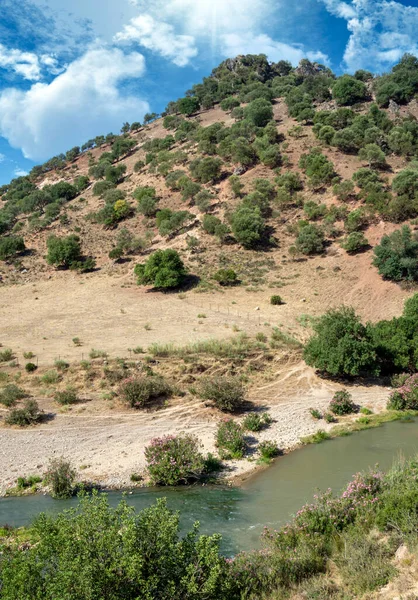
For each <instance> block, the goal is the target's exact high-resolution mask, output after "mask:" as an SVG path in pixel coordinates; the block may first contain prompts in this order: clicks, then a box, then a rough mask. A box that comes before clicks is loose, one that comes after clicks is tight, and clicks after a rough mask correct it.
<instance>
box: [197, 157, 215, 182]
mask: <svg viewBox="0 0 418 600" xmlns="http://www.w3.org/2000/svg"><path fill="white" fill-rule="evenodd" d="M221 166H222V161H221V159H220V158H211V157H207V158H196V159H195V160H194V161H192V162H191V163H190V172H191V174H192V176H193V177H194V178H195V179H197V180H198V181H200V182H201V183H209V182H215V181H217V180H218V179H219V176H220V173H221Z"/></svg>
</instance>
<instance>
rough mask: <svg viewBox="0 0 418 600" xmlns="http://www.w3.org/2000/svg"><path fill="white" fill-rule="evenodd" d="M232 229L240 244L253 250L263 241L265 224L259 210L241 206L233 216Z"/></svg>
mask: <svg viewBox="0 0 418 600" xmlns="http://www.w3.org/2000/svg"><path fill="white" fill-rule="evenodd" d="M231 227H232V232H233V234H234V236H235V239H236V240H237V242H238V243H239V244H241V245H242V246H244V248H253V247H254V246H256V245H257V244H259V243H260V241H261V238H262V236H263V233H264V229H265V223H264V219H263V217H262V216H261V213H260V209H259V208H257V207H256V208H251V207H249V206H246V205H244V204H241V205H239V206H238V207H237V209H236V210H235V211H234V212H233V213H232V215H231Z"/></svg>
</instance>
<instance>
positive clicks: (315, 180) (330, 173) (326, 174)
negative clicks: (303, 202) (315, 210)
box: [299, 148, 334, 188]
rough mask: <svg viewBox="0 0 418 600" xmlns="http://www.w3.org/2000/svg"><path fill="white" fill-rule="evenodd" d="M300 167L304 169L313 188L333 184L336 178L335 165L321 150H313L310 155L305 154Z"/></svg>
mask: <svg viewBox="0 0 418 600" xmlns="http://www.w3.org/2000/svg"><path fill="white" fill-rule="evenodd" d="M299 166H300V167H301V168H302V169H304V171H305V173H306V175H307V176H308V178H309V183H310V185H311V186H312V187H313V188H319V187H322V186H324V185H327V184H329V183H331V181H332V179H333V177H334V165H333V164H332V162H331V161H329V160H328V158H327V157H326V156H325V155H324V154H322V152H321V150H320V149H319V148H313V149H312V150H311V151H310V152H309V154H303V155H302V157H301V159H300V161H299Z"/></svg>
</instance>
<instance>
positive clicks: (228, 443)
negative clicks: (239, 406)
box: [216, 419, 247, 460]
mask: <svg viewBox="0 0 418 600" xmlns="http://www.w3.org/2000/svg"><path fill="white" fill-rule="evenodd" d="M216 446H217V448H218V451H219V456H220V457H221V458H224V459H225V460H228V459H230V458H236V459H239V458H243V456H244V454H245V451H246V448H247V444H246V442H245V439H244V434H243V429H242V427H241V425H239V424H238V423H236V422H235V421H233V420H232V419H229V420H228V421H224V422H223V423H220V424H219V425H218V430H217V432H216Z"/></svg>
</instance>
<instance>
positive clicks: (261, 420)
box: [242, 412, 272, 432]
mask: <svg viewBox="0 0 418 600" xmlns="http://www.w3.org/2000/svg"><path fill="white" fill-rule="evenodd" d="M271 422H272V418H271V417H270V415H269V414H268V413H266V412H265V413H261V414H259V413H250V414H248V415H247V416H246V417H245V419H244V420H243V422H242V426H243V428H244V429H245V430H246V431H253V432H257V431H261V430H262V429H265V428H266V427H268V426H269V425H270V424H271Z"/></svg>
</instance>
